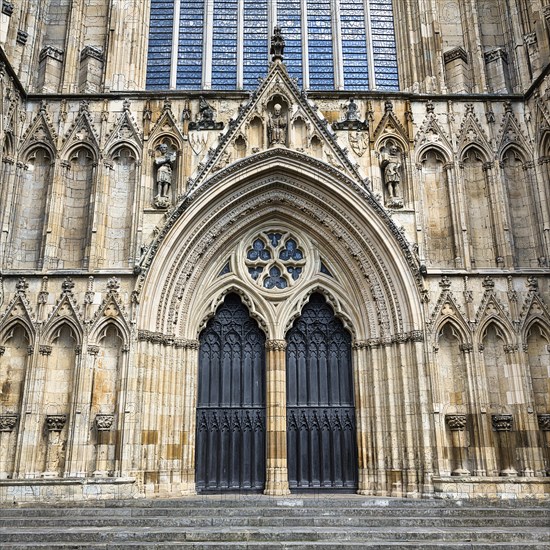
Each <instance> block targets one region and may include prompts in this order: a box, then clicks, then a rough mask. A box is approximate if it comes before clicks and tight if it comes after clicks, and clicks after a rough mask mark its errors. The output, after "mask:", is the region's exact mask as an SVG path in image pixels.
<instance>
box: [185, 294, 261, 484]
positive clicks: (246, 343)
mask: <svg viewBox="0 0 550 550" xmlns="http://www.w3.org/2000/svg"><path fill="white" fill-rule="evenodd" d="M199 341H200V347H199V381H198V403H197V428H196V436H197V440H196V470H195V472H196V473H195V478H196V488H197V491H199V492H201V491H225V490H230V491H231V490H235V491H246V490H250V491H261V490H263V488H264V485H265V469H266V460H265V431H266V420H265V403H266V397H265V395H266V394H265V391H266V390H265V335H264V333H263V332H262V331H261V330H260V328H259V327H258V324H257V323H256V321H254V319H252V318H251V317H250V314H249V312H248V310H247V308H246V307H245V306H244V304H243V303H242V302H241V299H240V298H239V296H238V295H236V294H229V295H228V296H227V297H226V298H225V300H224V302H223V304H222V305H221V306H220V307H219V308H218V310H217V311H216V314H215V316H214V317H213V318H212V319H210V321H209V322H208V324H207V326H206V328H205V329H204V330H203V331H202V332H201V334H200V337H199Z"/></svg>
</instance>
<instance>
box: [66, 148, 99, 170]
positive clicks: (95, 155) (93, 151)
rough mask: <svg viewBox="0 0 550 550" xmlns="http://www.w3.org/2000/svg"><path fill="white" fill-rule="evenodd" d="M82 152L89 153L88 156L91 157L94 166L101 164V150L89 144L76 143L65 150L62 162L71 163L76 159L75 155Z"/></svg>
mask: <svg viewBox="0 0 550 550" xmlns="http://www.w3.org/2000/svg"><path fill="white" fill-rule="evenodd" d="M80 150H84V151H87V152H88V154H89V155H91V158H92V159H93V163H94V165H96V164H97V163H98V162H99V158H100V152H99V149H97V148H95V147H94V146H92V145H91V144H89V143H75V144H73V145H70V146H69V147H67V148H66V149H64V150H63V152H62V154H61V160H62V161H65V162H70V160H71V159H72V158H74V155H75V153H76V152H78V151H80Z"/></svg>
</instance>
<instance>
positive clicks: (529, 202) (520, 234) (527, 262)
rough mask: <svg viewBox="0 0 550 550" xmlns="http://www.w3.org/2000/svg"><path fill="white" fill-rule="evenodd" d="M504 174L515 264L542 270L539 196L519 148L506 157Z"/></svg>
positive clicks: (503, 164) (507, 152)
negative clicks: (534, 190)
mask: <svg viewBox="0 0 550 550" xmlns="http://www.w3.org/2000/svg"><path fill="white" fill-rule="evenodd" d="M502 174H503V178H504V185H505V187H506V193H507V197H508V212H509V220H510V230H511V233H512V239H513V243H512V246H513V254H514V265H515V266H517V267H538V254H537V251H538V250H537V249H538V246H537V239H536V229H535V228H536V227H538V224H537V215H536V210H535V208H534V205H535V197H534V196H533V193H532V185H530V182H529V172H528V170H527V169H526V167H525V162H524V159H523V157H522V155H521V154H520V153H519V151H518V150H517V149H515V148H509V149H508V150H506V151H505V153H504V154H503V155H502Z"/></svg>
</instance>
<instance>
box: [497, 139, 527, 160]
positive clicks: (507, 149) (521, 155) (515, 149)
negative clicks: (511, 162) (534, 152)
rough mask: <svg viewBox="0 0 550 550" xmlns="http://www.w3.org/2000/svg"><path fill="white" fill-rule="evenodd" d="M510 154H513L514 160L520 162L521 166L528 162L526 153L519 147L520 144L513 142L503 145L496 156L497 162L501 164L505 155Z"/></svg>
mask: <svg viewBox="0 0 550 550" xmlns="http://www.w3.org/2000/svg"><path fill="white" fill-rule="evenodd" d="M510 153H513V154H514V155H515V156H516V158H518V159H520V160H521V162H522V163H523V164H525V163H527V162H529V160H528V159H529V156H528V153H527V151H526V150H525V149H524V148H523V147H522V146H521V144H519V143H515V142H512V143H507V144H506V145H504V147H502V149H501V150H500V151H499V154H498V160H499V161H500V162H503V161H504V157H505V156H506V155H509V154H510Z"/></svg>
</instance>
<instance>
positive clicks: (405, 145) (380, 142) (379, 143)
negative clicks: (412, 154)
mask: <svg viewBox="0 0 550 550" xmlns="http://www.w3.org/2000/svg"><path fill="white" fill-rule="evenodd" d="M390 141H393V142H395V143H397V144H398V145H399V147H400V148H401V152H402V153H403V154H404V155H407V154H408V152H409V142H408V141H407V140H405V139H404V138H403V137H402V136H401V135H399V134H382V135H381V136H379V137H378V139H377V140H376V142H375V143H374V149H375V150H376V151H381V149H382V148H383V147H385V146H386V144H387V143H388V142H390Z"/></svg>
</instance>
